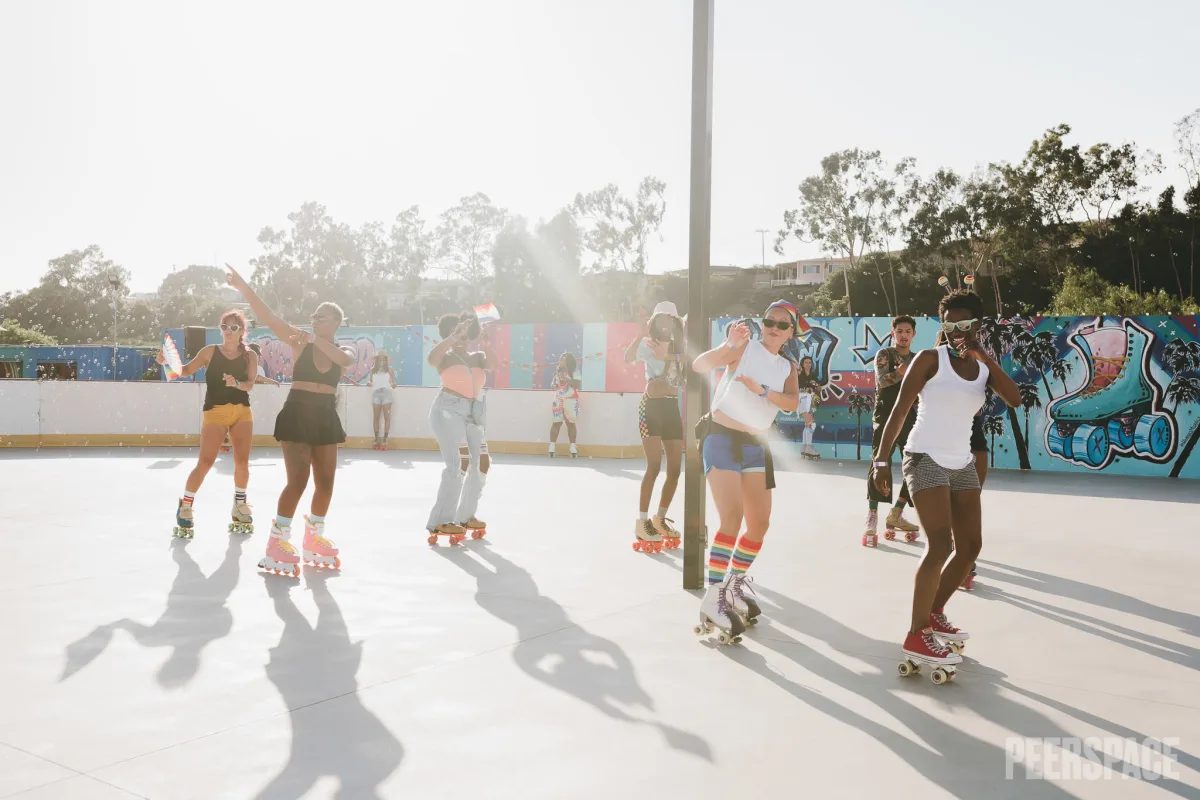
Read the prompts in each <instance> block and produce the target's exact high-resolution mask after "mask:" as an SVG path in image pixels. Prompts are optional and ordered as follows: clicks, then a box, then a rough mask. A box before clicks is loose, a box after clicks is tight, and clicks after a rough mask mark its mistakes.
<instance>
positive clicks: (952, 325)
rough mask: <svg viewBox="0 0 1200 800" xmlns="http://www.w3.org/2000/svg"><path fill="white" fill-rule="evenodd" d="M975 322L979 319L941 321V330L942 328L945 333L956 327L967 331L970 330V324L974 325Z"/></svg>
mask: <svg viewBox="0 0 1200 800" xmlns="http://www.w3.org/2000/svg"><path fill="white" fill-rule="evenodd" d="M976 322H979V320H977V319H964V320H963V321H962V322H943V323H942V330H944V331H945V332H946V333H950V332H952V331H954V330H955V329H956V328H957V329H958V330H960V331H969V330H971V326H972V325H974V324H975V323H976Z"/></svg>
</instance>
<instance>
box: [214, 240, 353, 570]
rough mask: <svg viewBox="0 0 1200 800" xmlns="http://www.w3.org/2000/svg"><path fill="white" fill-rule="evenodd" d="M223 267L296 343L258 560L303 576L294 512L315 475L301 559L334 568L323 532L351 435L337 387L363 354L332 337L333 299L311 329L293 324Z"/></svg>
mask: <svg viewBox="0 0 1200 800" xmlns="http://www.w3.org/2000/svg"><path fill="white" fill-rule="evenodd" d="M225 266H226V267H227V268H228V270H229V276H228V281H229V284H230V285H231V286H233V288H235V289H237V290H238V291H239V292H241V293H242V296H243V297H245V298H246V302H247V303H249V304H250V308H251V309H253V311H254V315H255V316H256V317H257V318H258V319H259V320H260V321H261V322H263V323H265V324H266V326H267V327H268V328H270V329H271V332H272V333H274V334H275V335H276V336H278V337H279V338H280V340H282V341H285V342H288V343H289V344H291V346H292V364H293V366H292V387H291V389H290V390H289V391H288V396H287V400H286V401H285V402H284V404H283V409H282V410H281V411H280V412H279V416H278V417H276V418H275V438H276V439H277V440H278V441H279V445H280V447H281V448H282V449H283V463H284V466H285V468H286V469H287V485H286V486H285V487H284V488H283V492H282V493H281V494H280V495H279V505H278V506H277V508H276V511H277V515H276V517H275V522H274V523H273V524H272V525H271V536H270V539H269V540H268V542H267V552H266V555H265V556H264V557H263V559H262V560H261V561H259V562H258V566H259V568H260V569H264V570H268V571H271V572H277V573H279V574H281V575H291V576H294V577H299V575H300V565H299V562H300V556H299V555H297V554H296V548H295V547H294V546H293V545H292V543H291V538H292V518H293V516H294V515H295V513H296V506H297V505H299V503H300V498H301V497H302V496H303V494H304V490H305V489H306V488H307V487H308V478H309V475H310V474H311V475H312V480H313V496H312V505H311V506H310V513H309V514H308V516H306V517H305V518H304V544H303V548H302V552H303V556H304V561H305V562H306V563H309V564H312V565H314V566H320V567H332V568H334V569H336V568H338V567H340V566H341V560H340V559H339V558H338V549H337V547H335V546H334V544H333V542H331V541H330V540H328V539H326V538H325V536H324V533H325V514H326V513H327V512H328V511H329V503H330V501H331V500H332V499H333V478H334V474H335V472H336V471H337V447H338V445H339V444H341V443H342V442H344V441H346V432H345V431H344V430H343V429H342V422H341V420H340V419H339V418H338V415H337V397H336V392H337V386H338V383H339V382H340V381H341V379H342V373H343V371H344V370H345V369H346V368H348V367H352V366H354V364H355V362H356V361H357V360H358V357H357V355H356V354H355V352H354V351H353V350H351V349H350V348H348V347H339V346H338V345H337V344H335V343H334V341H333V337H334V334H336V333H337V329H338V326H340V325H341V324H342V318H343V314H342V309H341V308H339V307H338V306H337V305H336V304H334V303H321V304H320V305H319V306H317V310H316V311H315V312H314V313H313V315H312V317H311V318H310V321H311V323H312V332H311V333H309V332H307V331H303V330H300V329H299V328H294V327H292V326H291V325H289V324H288V323H286V322H284V321H283V320H282V319H280V318H279V316H278V315H277V314H276V313H275V312H274V311H272V310H271V309H270V308H269V307H268V306H267V304H266V303H264V302H263V301H262V300H260V299H259V297H258V295H257V294H255V293H254V290H253V289H251V288H250V286H249V284H247V283H246V281H245V280H244V279H243V278H242V276H241V275H239V274H238V273H237V270H235V269H234V268H233V267H230V266H229V265H228V264H226V265H225Z"/></svg>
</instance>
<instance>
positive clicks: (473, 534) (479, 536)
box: [471, 531, 483, 539]
mask: <svg viewBox="0 0 1200 800" xmlns="http://www.w3.org/2000/svg"><path fill="white" fill-rule="evenodd" d="M471 538H472V539H482V538H483V534H482V533H480V532H479V531H471Z"/></svg>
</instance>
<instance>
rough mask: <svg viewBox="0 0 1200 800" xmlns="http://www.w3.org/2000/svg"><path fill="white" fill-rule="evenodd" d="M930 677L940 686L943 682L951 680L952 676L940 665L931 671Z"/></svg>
mask: <svg viewBox="0 0 1200 800" xmlns="http://www.w3.org/2000/svg"><path fill="white" fill-rule="evenodd" d="M929 679H930V680H931V681H933V682H934V683H935V684H937V685H938V686H941V685H942V684H943V683H945V682H946V681H948V680H950V677H949V675H948V674H947V673H946V670H944V669H942V668H941V667H938V668H937V669H935V670H934V671H933V672H932V673H930V675H929Z"/></svg>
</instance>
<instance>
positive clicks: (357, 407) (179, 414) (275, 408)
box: [0, 380, 642, 458]
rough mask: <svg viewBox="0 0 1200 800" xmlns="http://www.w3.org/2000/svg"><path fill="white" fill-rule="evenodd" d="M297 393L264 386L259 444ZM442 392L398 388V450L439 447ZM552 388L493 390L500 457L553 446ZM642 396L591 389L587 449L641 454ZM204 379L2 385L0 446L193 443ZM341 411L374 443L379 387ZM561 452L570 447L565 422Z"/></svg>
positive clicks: (346, 423)
mask: <svg viewBox="0 0 1200 800" xmlns="http://www.w3.org/2000/svg"><path fill="white" fill-rule="evenodd" d="M288 391H289V389H288V387H287V386H286V385H285V386H268V385H260V386H256V387H254V390H253V392H251V395H250V404H251V408H252V409H253V411H254V426H255V431H254V442H255V444H256V445H272V444H274V443H275V439H274V437H273V436H272V432H273V430H274V427H275V416H276V415H277V414H278V413H279V409H280V408H282V407H283V402H284V400H285V399H286V398H287V393H288ZM436 395H437V390H436V389H432V388H425V387H399V388H397V389H396V391H395V400H396V402H395V404H394V405H393V406H392V430H391V439H390V440H389V444H390V446H391V448H392V449H395V450H436V449H437V442H436V441H435V440H434V438H433V434H432V433H431V432H430V430H429V406H430V404H431V403H432V402H433V399H434V397H435V396H436ZM552 398H553V394H552V393H551V392H542V391H531V390H525V389H493V390H491V391H489V392H488V395H487V439H488V448H489V450H490V451H491V452H494V453H526V454H532V455H538V454H542V453H545V452H546V445H547V443H548V442H549V440H550V423H551V419H550V406H551V401H552ZM640 399H641V395H640V394H637V393H632V392H631V393H625V394H610V393H603V392H584V393H582V395H581V397H580V401H579V405H580V411H579V435H578V443H579V454H580V455H581V456H584V457H587V456H593V457H597V458H641V456H642V447H641V439H640V437H639V434H638V423H637V418H638V403H639V401H640ZM203 405H204V384H202V383H191V382H179V383H160V382H155V381H145V382H136V381H118V382H113V381H29V380H5V381H0V447H86V446H92V447H114V446H118V447H150V446H153V447H170V446H187V447H194V446H195V445H196V443H197V442H198V441H199V434H200V420H201V411H202V408H203ZM338 414H339V415H340V416H341V418H342V425H343V427H344V428H345V429H346V444H345V446H346V447H351V448H369V447H371V444H372V442H373V441H374V438H375V434H374V431H373V429H372V409H371V388H370V387H369V386H341V387H339V389H338ZM563 428H564V429H563V430H562V431H561V432H560V433H559V452H560V453H565V452H566V451H567V432H566V429H565V428H566V426H565V425H564V426H563Z"/></svg>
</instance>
